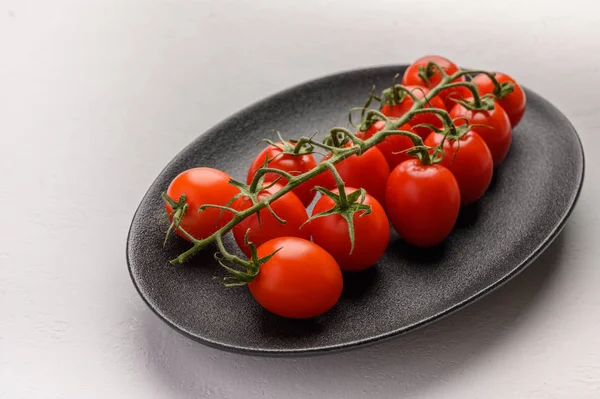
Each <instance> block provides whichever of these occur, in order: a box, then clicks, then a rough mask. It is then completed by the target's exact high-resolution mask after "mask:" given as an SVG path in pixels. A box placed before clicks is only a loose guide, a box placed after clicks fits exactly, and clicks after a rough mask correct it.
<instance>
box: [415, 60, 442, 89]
mask: <svg viewBox="0 0 600 399" xmlns="http://www.w3.org/2000/svg"><path fill="white" fill-rule="evenodd" d="M436 70H437V71H439V72H440V73H441V74H442V76H446V75H447V73H446V71H445V70H444V69H443V68H442V67H441V66H439V65H438V64H437V63H436V62H434V61H429V62H428V63H427V66H422V65H419V72H418V73H417V75H418V76H419V77H420V78H421V79H423V82H425V83H427V84H428V85H429V84H431V82H430V81H429V79H431V77H433V76H434V75H435V73H436Z"/></svg>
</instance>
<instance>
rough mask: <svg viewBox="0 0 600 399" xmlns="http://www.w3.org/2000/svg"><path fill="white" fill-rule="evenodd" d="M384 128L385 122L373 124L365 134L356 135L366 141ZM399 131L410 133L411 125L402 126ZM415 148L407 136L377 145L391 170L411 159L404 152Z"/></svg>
mask: <svg viewBox="0 0 600 399" xmlns="http://www.w3.org/2000/svg"><path fill="white" fill-rule="evenodd" d="M384 127H385V122H384V121H377V122H375V123H374V124H372V125H371V127H370V128H368V129H367V130H366V131H364V132H363V131H360V130H359V131H358V132H357V133H356V136H357V137H358V138H361V139H363V140H366V139H369V138H371V137H372V136H373V135H374V134H375V133H377V132H379V131H380V130H382V129H383V128H384ZM398 130H406V131H410V130H411V127H410V125H409V124H405V125H402V126H400V127H399V128H398ZM413 146H414V144H413V142H412V140H411V139H409V138H408V137H406V136H400V135H397V136H388V137H386V138H385V139H384V140H383V141H382V142H381V143H379V144H377V145H376V146H375V147H377V149H378V150H379V151H381V153H382V154H383V156H384V157H385V160H386V161H387V163H388V165H389V167H390V169H392V168H393V167H394V166H396V165H398V164H399V163H401V162H403V161H406V160H407V159H410V158H411V156H410V155H408V154H407V153H406V152H403V151H406V150H408V149H410V148H412V147H413Z"/></svg>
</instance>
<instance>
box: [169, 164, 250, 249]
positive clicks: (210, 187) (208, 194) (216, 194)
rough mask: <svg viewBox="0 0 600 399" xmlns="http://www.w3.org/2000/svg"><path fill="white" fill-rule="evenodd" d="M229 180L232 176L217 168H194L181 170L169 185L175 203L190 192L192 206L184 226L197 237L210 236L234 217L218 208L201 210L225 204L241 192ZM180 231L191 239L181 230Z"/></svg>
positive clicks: (187, 212)
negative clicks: (206, 205)
mask: <svg viewBox="0 0 600 399" xmlns="http://www.w3.org/2000/svg"><path fill="white" fill-rule="evenodd" d="M229 179H231V177H230V176H229V175H228V174H227V173H225V172H221V171H220V170H217V169H211V168H194V169H188V170H186V171H185V172H182V173H180V174H179V175H178V176H177V177H175V179H173V181H172V182H171V184H170V185H169V188H168V189H167V195H168V196H169V197H170V198H171V199H173V200H174V201H175V202H177V201H178V200H179V197H180V196H181V195H182V194H185V195H186V197H187V198H186V203H187V204H188V209H187V211H186V213H185V216H184V217H183V219H182V221H181V223H180V226H181V227H182V228H183V229H184V230H185V231H187V232H188V233H189V234H191V235H192V237H194V238H196V239H197V240H200V239H203V238H206V237H208V236H210V235H211V234H213V233H214V232H215V231H217V230H218V229H220V228H221V227H223V226H224V225H226V224H227V223H229V222H230V221H231V219H232V218H233V214H232V213H231V212H223V214H221V210H220V209H215V208H208V209H205V210H204V211H202V212H198V208H200V206H202V205H205V204H212V205H221V206H224V205H226V204H227V203H228V202H229V200H231V198H233V196H235V195H236V194H238V193H239V192H240V190H239V189H237V188H236V187H234V186H232V185H231V184H229ZM165 207H166V209H167V213H171V212H172V211H173V208H172V207H171V206H170V205H169V204H165ZM219 214H221V216H220V217H219ZM217 219H218V220H217ZM177 234H179V235H180V236H181V237H183V238H185V239H187V237H185V235H183V233H181V232H180V231H179V229H177Z"/></svg>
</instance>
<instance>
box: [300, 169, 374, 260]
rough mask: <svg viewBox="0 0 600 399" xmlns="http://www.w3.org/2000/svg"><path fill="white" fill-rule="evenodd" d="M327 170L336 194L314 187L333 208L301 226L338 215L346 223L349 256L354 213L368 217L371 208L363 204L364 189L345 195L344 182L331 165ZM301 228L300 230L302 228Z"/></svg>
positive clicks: (352, 238)
mask: <svg viewBox="0 0 600 399" xmlns="http://www.w3.org/2000/svg"><path fill="white" fill-rule="evenodd" d="M327 166H328V167H329V170H331V173H332V174H333V176H334V178H335V182H336V185H337V189H338V190H337V191H338V193H337V194H336V193H334V192H333V191H330V190H328V189H326V188H325V187H321V186H315V190H317V191H318V192H320V193H321V194H323V195H326V196H328V197H329V198H331V200H332V201H333V203H334V206H333V208H331V209H329V210H326V211H324V212H320V213H317V214H316V215H312V216H311V217H310V218H309V219H308V220H307V221H306V222H304V223H303V224H302V226H304V225H305V224H306V223H310V221H311V220H314V219H317V218H321V217H325V216H331V215H340V216H342V217H343V218H344V219H345V220H346V222H347V223H348V235H349V237H350V254H352V251H354V241H355V238H354V237H355V233H354V215H355V214H356V213H360V215H359V216H360V217H363V216H365V215H368V214H370V213H371V206H370V205H367V204H365V203H364V202H365V199H366V198H367V192H366V191H365V189H363V188H360V189H358V190H356V191H353V192H352V193H350V194H346V187H345V185H344V181H343V180H342V177H341V176H340V174H339V173H338V171H337V169H336V168H335V166H333V165H331V164H327ZM302 226H301V227H300V228H302Z"/></svg>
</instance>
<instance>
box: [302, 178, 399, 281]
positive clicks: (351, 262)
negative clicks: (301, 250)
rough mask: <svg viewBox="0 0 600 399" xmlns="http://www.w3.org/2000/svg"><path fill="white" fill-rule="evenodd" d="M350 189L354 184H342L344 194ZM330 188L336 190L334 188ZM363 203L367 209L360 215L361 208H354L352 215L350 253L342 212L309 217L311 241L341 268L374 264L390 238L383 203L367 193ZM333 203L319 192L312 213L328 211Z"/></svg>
mask: <svg viewBox="0 0 600 399" xmlns="http://www.w3.org/2000/svg"><path fill="white" fill-rule="evenodd" d="M354 191H356V189H355V188H350V187H346V194H350V193H352V192H354ZM333 192H334V193H335V194H339V191H338V190H334V191H333ZM363 204H365V205H369V206H371V213H370V214H366V215H362V212H361V211H358V212H356V213H355V214H354V217H353V218H352V220H353V221H354V249H353V250H352V253H350V249H351V244H350V234H349V232H348V222H347V221H346V219H344V217H343V216H341V215H339V214H333V215H328V216H323V217H319V218H316V219H313V220H311V221H310V232H311V235H312V238H313V241H314V243H315V244H317V245H319V246H320V247H322V248H323V249H324V250H326V251H327V252H329V253H330V254H331V256H333V258H334V259H335V260H336V261H337V263H338V265H340V268H341V269H342V270H344V271H348V272H357V271H360V270H365V269H367V268H369V267H370V266H372V265H374V264H375V263H376V262H377V261H378V260H379V259H380V258H381V256H383V253H384V252H385V249H386V247H387V244H388V241H389V240H390V223H389V221H388V218H387V216H386V215H385V210H384V209H383V207H382V206H381V205H380V204H379V202H377V200H376V199H375V198H373V197H372V196H370V195H369V194H367V195H366V196H365V200H364V202H363ZM334 206H335V202H334V201H333V200H332V199H331V198H330V197H328V196H326V195H323V196H322V197H321V198H320V199H319V200H318V201H317V203H316V205H315V208H314V209H313V212H312V214H313V215H316V214H318V213H321V212H325V211H328V210H330V209H332V208H333V207H334Z"/></svg>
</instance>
